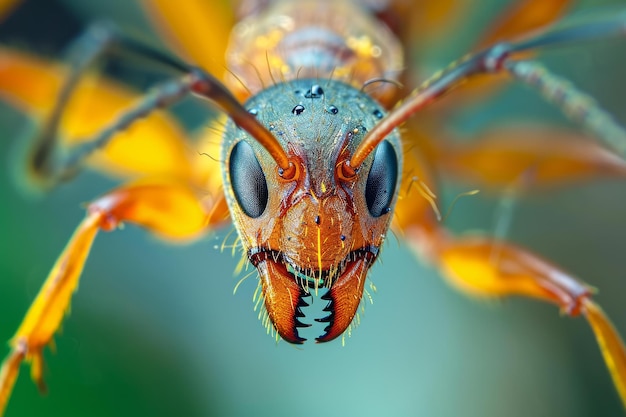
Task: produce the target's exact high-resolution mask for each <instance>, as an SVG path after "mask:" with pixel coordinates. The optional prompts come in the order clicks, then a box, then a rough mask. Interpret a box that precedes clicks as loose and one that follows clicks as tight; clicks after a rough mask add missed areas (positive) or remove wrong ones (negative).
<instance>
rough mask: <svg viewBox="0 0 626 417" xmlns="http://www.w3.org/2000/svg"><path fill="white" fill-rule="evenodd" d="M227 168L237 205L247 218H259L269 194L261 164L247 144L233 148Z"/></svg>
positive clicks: (239, 143)
mask: <svg viewBox="0 0 626 417" xmlns="http://www.w3.org/2000/svg"><path fill="white" fill-rule="evenodd" d="M228 168H229V171H230V182H231V184H232V187H233V192H234V194H235V199H237V203H239V206H240V207H241V209H242V210H243V212H244V213H245V214H246V215H247V216H249V217H252V218H257V217H259V216H260V215H261V214H263V212H264V211H265V207H266V206H267V199H268V196H269V194H268V192H267V181H266V180H265V174H263V170H262V169H261V164H259V161H258V160H257V159H256V155H255V154H254V151H253V150H252V146H250V144H248V142H245V141H240V142H237V144H236V145H235V146H234V147H233V150H232V151H231V153H230V160H229V166H228Z"/></svg>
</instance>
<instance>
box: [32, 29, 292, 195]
mask: <svg viewBox="0 0 626 417" xmlns="http://www.w3.org/2000/svg"><path fill="white" fill-rule="evenodd" d="M111 53H125V54H128V53H130V54H132V55H134V56H136V57H139V58H142V59H147V60H150V61H152V62H155V63H157V64H160V65H163V66H165V67H168V68H169V69H172V70H174V71H175V72H177V73H179V74H182V75H180V76H179V77H177V78H174V79H171V80H169V81H166V82H164V83H162V84H160V85H158V86H156V87H155V88H154V89H153V91H152V93H151V94H149V95H148V96H146V97H145V98H144V99H142V100H141V101H140V102H139V103H137V104H136V105H135V106H133V107H132V108H131V109H130V110H127V111H125V112H124V113H123V115H122V116H121V117H119V118H118V119H117V120H116V121H114V122H113V123H111V124H110V125H109V126H108V127H106V128H105V129H102V130H101V131H100V133H99V134H97V135H96V136H95V137H93V138H92V139H91V140H90V141H87V142H86V143H84V144H83V145H82V146H81V147H80V148H78V149H75V150H73V152H72V153H71V154H70V155H69V156H67V157H64V158H63V159H61V160H60V161H58V160H55V155H54V153H55V149H57V148H58V144H57V142H58V138H59V125H60V121H61V117H62V116H63V113H64V112H65V109H66V107H67V103H68V101H69V98H70V97H71V95H72V93H73V92H74V90H75V89H76V86H77V85H78V82H79V80H80V78H81V77H82V76H83V75H84V73H85V71H86V69H87V68H89V67H90V66H91V65H93V63H94V62H95V61H96V60H98V59H100V58H103V57H104V56H105V55H109V54H111ZM68 55H69V56H70V61H71V63H72V65H71V70H70V73H69V76H68V77H67V79H66V81H65V83H64V84H63V86H62V87H61V89H60V92H59V95H58V97H57V101H56V104H55V106H54V108H53V110H52V112H51V114H50V116H49V117H48V120H47V122H46V123H45V124H44V128H43V129H42V130H41V133H40V135H39V136H38V138H37V139H36V141H35V146H34V151H33V156H32V165H33V169H34V171H35V172H36V173H37V174H38V175H39V176H40V177H41V178H46V179H48V182H49V183H50V184H52V185H54V184H56V183H58V182H60V181H63V180H66V179H67V178H69V177H71V176H73V175H74V174H75V173H76V172H77V171H78V170H79V169H80V167H81V165H82V163H83V161H85V159H86V158H87V157H88V156H89V155H91V154H92V153H93V152H94V151H95V150H98V149H101V148H103V147H104V146H106V145H107V144H108V143H109V141H110V140H111V138H112V137H113V136H114V134H115V133H118V132H120V131H123V130H124V129H126V128H127V127H129V126H130V125H131V124H132V123H134V122H135V121H137V120H139V119H141V118H144V117H146V116H148V115H149V114H150V113H152V112H153V111H154V110H156V109H160V108H166V107H169V106H171V105H173V104H175V103H177V102H179V101H180V100H181V99H183V98H184V97H187V96H188V95H191V94H194V95H196V96H199V97H201V98H205V99H208V100H210V101H212V103H213V104H214V105H215V106H216V107H218V108H219V109H220V110H222V111H224V112H225V113H227V114H228V115H229V117H230V118H231V119H232V120H233V121H234V122H235V123H236V124H238V125H239V126H240V127H241V128H242V129H244V130H246V131H247V132H248V133H250V134H251V135H252V136H253V137H254V138H255V139H257V140H258V141H259V142H260V143H261V144H263V145H264V146H265V147H266V148H267V149H268V151H269V152H270V154H271V155H272V157H273V158H274V159H275V160H276V162H277V163H278V165H279V167H280V168H282V169H283V170H288V168H289V162H288V161H287V156H286V154H285V152H284V150H282V148H281V146H280V145H279V143H278V141H277V140H276V139H275V138H274V137H273V136H272V135H271V133H269V131H268V130H267V129H266V128H265V127H263V126H262V125H261V124H260V123H259V122H258V121H257V120H256V119H255V118H254V116H252V115H250V114H249V113H248V112H247V111H246V110H245V109H244V108H243V106H242V105H241V104H240V103H239V102H238V101H237V99H236V98H235V97H234V96H233V95H232V94H231V93H230V92H229V91H228V89H227V88H226V87H225V86H224V85H223V84H221V83H220V82H219V81H218V80H217V79H216V78H214V77H213V76H211V75H210V74H208V73H207V72H205V71H203V70H202V69H200V68H195V67H192V66H189V65H186V64H184V63H182V62H180V61H178V60H176V59H175V58H172V57H169V56H167V55H165V54H163V53H161V52H159V51H157V50H154V49H151V48H149V47H147V46H145V45H143V44H141V43H139V42H136V41H134V40H132V39H130V38H126V37H123V36H121V35H119V34H118V33H116V30H115V29H114V28H113V27H112V26H110V25H107V24H98V25H95V26H93V27H92V28H90V29H89V30H88V31H87V32H86V33H85V34H84V35H83V36H82V37H80V38H79V39H77V40H76V41H75V43H74V44H73V45H71V46H70V48H69V50H68Z"/></svg>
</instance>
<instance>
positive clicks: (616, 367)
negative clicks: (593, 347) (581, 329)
mask: <svg viewBox="0 0 626 417" xmlns="http://www.w3.org/2000/svg"><path fill="white" fill-rule="evenodd" d="M583 314H584V315H585V317H587V321H588V322H589V325H590V326H591V329H592V330H593V333H594V334H595V336H596V340H597V341H598V345H600V350H601V351H602V356H603V357H604V361H605V362H606V366H607V367H608V368H609V371H610V372H611V377H612V378H613V383H614V384H615V388H616V389H617V392H618V393H619V395H620V397H621V399H622V403H624V404H626V347H624V342H623V341H622V339H621V338H620V336H619V334H618V333H617V330H615V328H614V327H613V324H612V323H611V321H610V320H609V318H608V317H607V316H606V315H605V314H604V311H602V309H601V308H600V306H599V305H597V304H596V303H594V302H593V301H591V300H589V299H587V300H585V302H584V309H583Z"/></svg>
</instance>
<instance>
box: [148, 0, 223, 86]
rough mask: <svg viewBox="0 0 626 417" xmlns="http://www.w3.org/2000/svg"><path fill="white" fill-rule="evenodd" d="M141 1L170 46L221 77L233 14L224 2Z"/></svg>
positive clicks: (189, 0)
mask: <svg viewBox="0 0 626 417" xmlns="http://www.w3.org/2000/svg"><path fill="white" fill-rule="evenodd" d="M184 3H185V7H181V4H180V2H176V1H171V0H153V1H145V0H144V1H143V2H142V4H143V6H144V9H145V10H146V11H147V14H148V16H149V17H150V18H151V19H152V21H153V23H154V24H155V26H156V27H157V29H158V30H159V31H160V33H161V34H162V35H163V36H164V37H165V38H166V40H167V41H168V43H169V44H170V45H171V47H172V50H173V51H174V52H175V53H178V54H179V55H181V56H182V57H183V58H185V59H187V60H188V61H189V62H190V63H192V64H194V65H198V66H200V67H202V68H203V69H204V70H206V71H208V72H209V73H211V74H213V75H215V76H216V77H218V78H221V77H222V75H223V73H224V70H225V68H226V64H225V60H224V57H225V52H226V45H227V42H228V37H229V35H230V30H231V28H232V26H233V23H234V17H233V14H232V11H231V10H230V7H229V4H227V2H221V1H202V0H185V2H184Z"/></svg>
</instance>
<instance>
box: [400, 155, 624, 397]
mask: <svg viewBox="0 0 626 417" xmlns="http://www.w3.org/2000/svg"><path fill="white" fill-rule="evenodd" d="M405 161H406V165H407V170H409V172H411V173H415V174H416V175H418V176H419V178H420V179H421V180H423V181H425V182H426V184H427V185H428V187H429V188H430V189H431V190H434V187H433V182H432V180H431V179H430V178H429V177H428V172H425V168H424V164H423V163H422V162H421V161H420V160H419V155H417V154H416V153H415V152H405ZM532 174H534V173H532ZM531 180H534V177H533V178H532V179H531ZM406 182H408V184H406V183H405V184H403V186H402V189H401V194H400V195H399V197H398V202H397V205H396V216H395V218H394V228H395V230H397V231H398V232H399V233H400V235H402V236H403V237H404V238H405V239H406V240H407V242H409V244H410V246H411V247H412V248H413V249H414V250H415V252H416V253H418V254H419V255H421V256H422V257H424V258H426V259H427V260H429V261H430V262H432V263H433V264H434V265H436V266H437V267H438V268H439V269H440V270H441V272H442V274H443V276H444V277H445V278H446V279H447V280H448V281H449V282H450V283H452V284H453V285H454V286H455V287H457V288H459V289H461V290H463V291H465V292H467V293H469V294H474V295H480V296H483V297H505V296H513V295H517V296H524V297H530V298H537V299H541V300H544V301H547V302H550V303H553V304H556V305H557V306H558V307H559V308H560V309H561V311H562V312H564V313H566V314H568V315H570V316H578V315H582V316H584V317H585V318H586V319H587V321H588V322H589V324H590V326H591V328H592V330H593V332H594V334H595V337H596V340H597V342H598V345H599V346H600V349H601V351H602V354H603V356H604V359H605V362H606V364H607V367H608V368H609V371H610V373H611V376H612V378H613V382H614V384H615V387H616V389H617V391H618V392H619V395H620V396H621V398H622V401H623V402H624V404H625V405H626V348H625V347H624V343H623V341H622V340H621V338H620V335H619V334H618V332H617V330H616V329H615V328H614V327H613V325H612V324H611V321H610V320H609V318H608V317H607V316H606V315H605V314H604V312H603V311H602V309H601V308H600V307H599V306H598V305H597V304H596V303H595V302H594V301H592V299H591V296H592V290H591V289H590V288H589V287H588V286H587V285H586V284H584V283H583V282H581V281H580V280H579V279H578V278H576V277H575V276H573V275H572V274H570V273H568V272H566V271H564V270H563V269H562V268H560V267H559V266H557V265H555V264H553V263H550V262H549V261H547V260H545V259H543V258H541V257H540V256H539V255H537V254H535V253H533V252H532V251H530V250H528V249H525V248H523V247H520V246H517V245H514V244H512V243H510V242H507V241H505V240H502V239H497V238H493V237H485V236H476V235H473V236H472V235H469V236H463V237H455V236H452V235H451V234H449V233H448V232H447V231H446V230H445V229H444V228H443V227H442V226H441V225H440V224H439V223H438V221H437V219H436V217H435V215H434V213H433V211H432V210H431V208H430V206H429V203H428V202H427V201H426V199H425V198H424V197H423V196H422V195H421V194H420V193H419V192H415V191H414V190H413V191H411V192H408V191H406V192H405V190H409V186H410V178H407V181H406ZM522 186H523V185H522ZM513 198H514V196H513ZM503 226H504V227H506V224H504V225H503Z"/></svg>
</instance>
